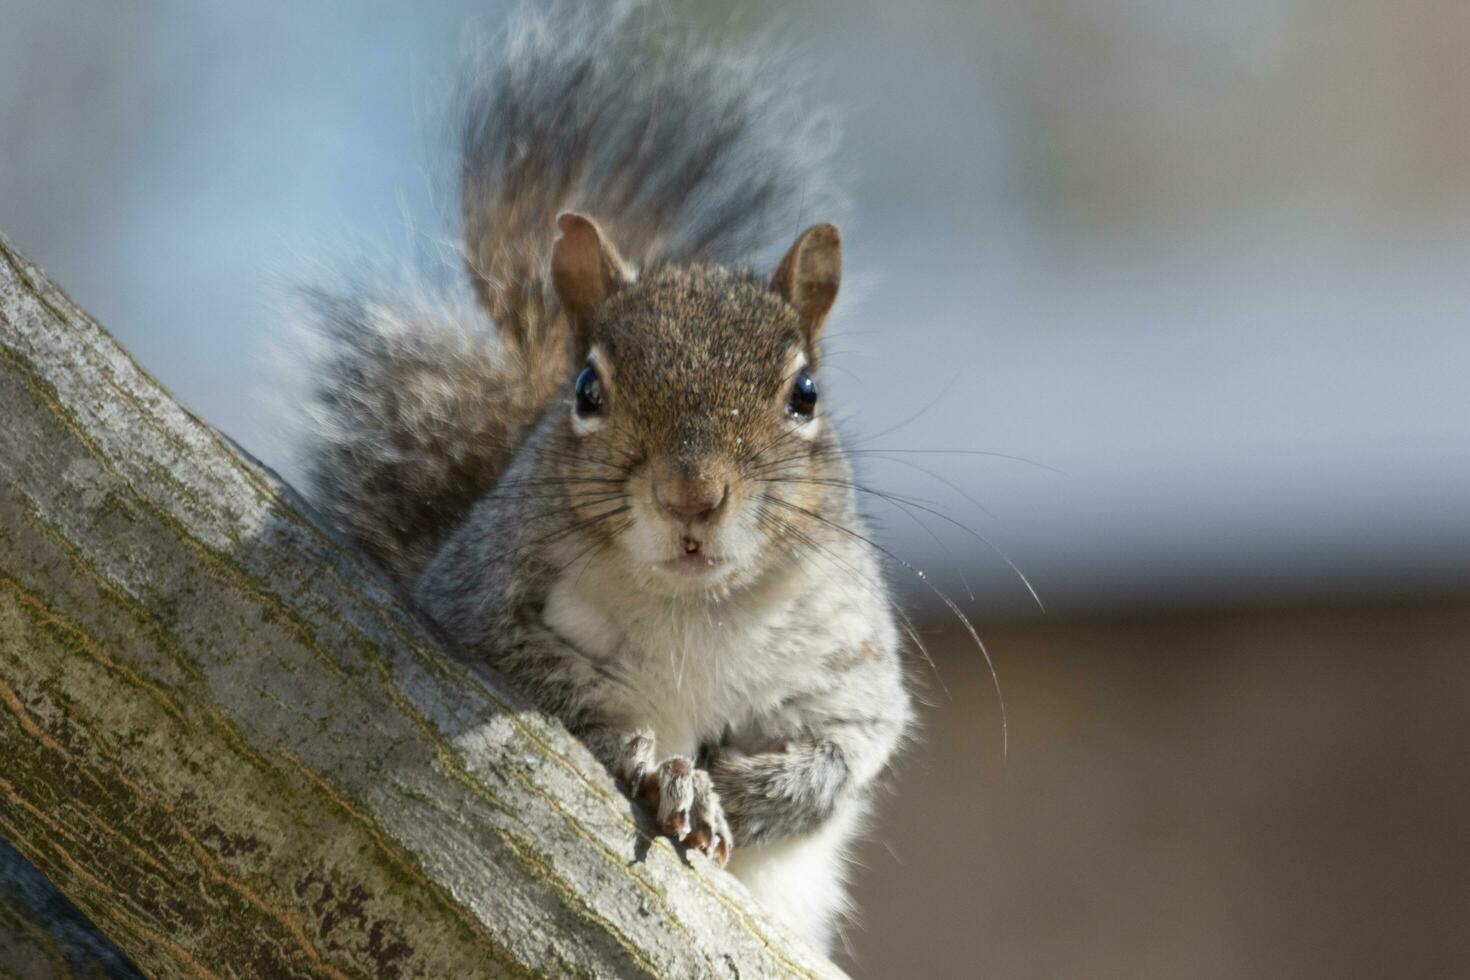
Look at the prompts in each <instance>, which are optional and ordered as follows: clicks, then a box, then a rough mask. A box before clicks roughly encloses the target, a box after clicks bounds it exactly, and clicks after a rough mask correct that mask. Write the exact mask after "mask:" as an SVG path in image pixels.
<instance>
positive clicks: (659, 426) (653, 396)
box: [552, 214, 846, 592]
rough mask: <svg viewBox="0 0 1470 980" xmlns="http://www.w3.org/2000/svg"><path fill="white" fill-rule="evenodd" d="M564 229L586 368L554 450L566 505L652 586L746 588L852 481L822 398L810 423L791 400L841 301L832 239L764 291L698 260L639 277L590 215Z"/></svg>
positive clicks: (567, 291)
mask: <svg viewBox="0 0 1470 980" xmlns="http://www.w3.org/2000/svg"><path fill="white" fill-rule="evenodd" d="M558 223H559V225H560V227H561V229H562V237H561V239H559V240H558V242H557V244H556V247H555V249H554V250H553V255H552V280H553V282H554V283H555V285H556V288H557V292H558V295H559V297H560V298H561V301H562V305H563V308H564V309H565V310H566V312H567V315H568V320H569V321H570V323H571V325H572V328H573V333H574V336H575V338H576V346H577V348H578V349H579V350H580V351H581V352H583V353H584V354H585V356H586V358H587V364H586V368H585V370H584V374H583V375H582V376H581V377H580V378H579V387H580V389H581V394H580V395H579V394H578V392H577V391H573V392H570V393H569V395H570V397H569V398H568V399H567V400H566V402H564V403H563V404H564V405H565V412H566V414H565V416H564V417H565V425H564V428H563V429H562V438H561V439H560V440H559V441H558V442H559V444H558V446H557V448H556V450H555V452H556V455H557V459H558V463H559V468H560V470H561V474H560V475H561V477H562V479H563V480H570V481H573V482H571V483H568V484H565V485H566V486H568V487H570V488H571V489H570V491H569V493H568V496H569V503H570V504H571V506H572V507H573V508H574V510H575V511H576V513H577V515H578V518H579V519H580V520H585V521H589V522H590V525H591V527H592V528H593V529H594V530H595V533H597V534H598V535H599V536H600V537H601V538H602V539H603V540H604V543H613V542H616V543H618V544H620V545H621V546H622V548H623V552H624V554H625V556H626V557H628V558H630V559H632V561H633V565H634V567H635V568H636V569H637V570H638V571H639V572H642V573H643V574H645V575H646V576H647V578H648V580H649V582H650V584H652V585H655V586H659V587H662V588H664V589H666V590H669V591H676V592H686V591H699V590H709V589H716V590H717V589H727V588H729V587H733V586H734V585H737V584H739V583H741V582H743V581H748V580H750V579H751V578H752V577H753V576H755V575H756V574H757V573H758V572H759V571H760V569H761V568H763V567H764V565H765V560H766V559H767V557H769V556H774V555H777V554H780V553H782V552H783V551H785V550H788V549H789V548H791V547H792V546H794V545H795V544H796V543H797V542H798V541H799V540H801V539H802V538H803V536H804V535H807V534H810V533H811V532H812V530H813V528H814V527H815V526H817V525H820V523H821V521H820V520H819V519H818V518H817V517H816V516H814V515H819V514H821V511H822V505H823V503H824V500H825V499H826V498H827V497H828V496H830V495H831V492H832V487H831V485H830V483H829V482H828V481H831V480H832V479H833V478H834V477H835V478H837V479H842V478H845V475H846V474H845V472H844V471H843V470H842V469H841V467H842V462H841V459H840V454H838V453H837V451H836V440H835V437H834V435H833V433H832V431H831V428H830V427H829V426H828V425H827V424H826V421H825V419H824V418H823V414H824V413H823V409H822V406H821V404H820V400H818V402H817V404H816V406H815V409H814V410H813V411H811V412H810V413H807V412H805V411H803V410H802V409H803V407H806V408H810V407H811V406H810V405H805V403H804V402H803V401H802V399H801V398H800V397H799V396H800V392H797V390H796V389H797V387H798V385H802V386H805V384H806V382H805V381H804V380H800V379H802V378H803V377H805V378H810V377H811V376H812V375H814V373H815V369H816V365H817V361H818V341H819V338H820V333H821V328H822V324H823V321H824V319H825V317H826V314H827V312H828V310H830V309H831V306H832V302H833V300H834V299H835V298H836V294H837V287H838V282H839V279H840V275H841V246H840V240H839V237H838V234H837V229H836V228H835V227H833V226H832V225H815V226H813V227H812V228H810V229H808V230H807V231H805V232H803V233H802V235H801V236H799V237H798V238H797V240H796V243H795V244H794V245H793V246H792V247H791V250H790V252H788V253H787V255H786V258H785V259H783V260H782V262H781V264H780V266H779V267H778V268H777V271H776V273H775V275H774V276H773V277H772V278H771V279H770V280H769V281H766V280H763V279H761V278H758V277H757V276H756V275H754V274H753V273H751V272H748V271H743V270H732V269H726V268H722V267H717V266H703V265H693V266H687V267H678V266H665V267H661V268H657V269H653V270H650V271H648V272H647V273H646V274H645V275H643V276H642V277H641V278H636V277H635V276H634V275H633V274H632V273H631V272H630V271H629V270H628V269H627V268H626V266H625V265H624V263H623V262H622V260H621V259H620V258H619V257H618V254H617V251H616V249H615V248H614V247H613V245H612V244H611V243H610V242H608V241H607V240H606V238H605V236H604V235H603V234H602V232H601V230H600V229H599V228H598V227H597V225H596V224H595V223H594V222H593V221H592V220H590V219H588V218H585V217H583V216H581V215H572V214H567V215H563V216H561V218H560V219H559V222H558ZM589 372H590V373H589ZM589 379H595V380H589ZM812 383H813V384H814V383H815V382H814V381H813V382H812ZM803 390H806V391H807V392H808V393H809V389H805V388H804V389H803ZM589 393H590V394H589ZM593 395H595V396H597V397H595V398H594V397H593ZM594 402H595V403H596V408H595V409H589V406H591V405H593V404H594ZM834 471H835V472H834ZM599 514H605V515H609V519H608V520H598V515H599ZM614 515H615V519H614Z"/></svg>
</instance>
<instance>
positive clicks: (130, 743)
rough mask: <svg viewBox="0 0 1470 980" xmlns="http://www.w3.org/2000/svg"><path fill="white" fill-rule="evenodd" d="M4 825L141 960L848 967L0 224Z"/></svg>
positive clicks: (783, 969)
mask: <svg viewBox="0 0 1470 980" xmlns="http://www.w3.org/2000/svg"><path fill="white" fill-rule="evenodd" d="M0 838H5V839H7V840H9V841H11V842H12V843H13V844H14V845H15V846H16V847H17V848H18V849H19V850H20V851H21V853H23V854H24V855H25V856H26V857H27V858H28V859H29V860H31V861H32V862H34V863H35V865H36V866H37V867H38V868H40V869H41V870H42V871H43V872H44V873H45V874H46V876H47V877H48V878H50V879H51V881H53V882H54V883H55V884H56V885H57V887H58V888H60V890H61V891H62V893H64V894H65V895H66V896H67V897H68V898H70V899H71V900H72V901H73V902H74V903H75V904H76V905H77V906H78V907H79V908H80V909H81V910H82V911H83V912H84V913H85V914H86V915H87V916H88V917H89V918H90V919H91V920H92V921H93V922H95V923H96V924H97V925H98V926H99V927H100V928H101V929H102V930H103V931H104V932H105V933H106V934H107V935H108V936H109V937H111V938H112V939H113V940H114V941H115V942H116V943H117V945H118V946H119V947H120V948H121V949H122V950H123V951H124V952H125V953H126V954H127V955H128V956H129V957H131V958H132V959H133V961H134V962H135V963H137V965H138V966H139V967H140V968H142V969H143V970H144V971H145V972H148V973H151V974H157V975H162V976H204V977H263V976H273V977H274V976H320V977H369V976H370V977H482V976H483V977H494V976H528V975H534V976H596V977H602V976H620V977H621V976H670V977H702V976H716V977H735V976H744V977H766V976H805V977H816V976H836V975H838V974H837V971H836V969H835V968H834V967H832V966H831V965H830V964H828V963H827V962H826V960H824V959H823V958H821V957H820V956H818V955H817V954H815V953H813V952H811V951H809V950H807V949H805V948H804V947H801V946H799V945H798V944H796V943H795V942H793V941H791V940H789V939H788V938H787V937H786V936H785V935H784V933H783V932H782V931H781V930H780V929H779V927H777V926H776V925H775V924H773V923H771V922H769V921H767V920H765V919H764V918H763V917H762V916H761V915H760V914H759V913H758V912H757V911H756V910H754V909H753V908H752V906H751V905H750V903H749V901H748V899H747V897H746V895H745V894H744V892H743V890H742V889H741V888H740V886H739V885H738V884H737V883H736V882H735V881H734V880H733V879H732V878H730V877H729V876H728V875H726V874H724V873H723V872H721V871H719V870H718V869H716V868H715V867H713V866H712V865H711V864H709V863H708V862H707V861H705V860H704V859H703V858H701V857H700V856H698V855H692V856H688V857H686V856H684V855H681V854H677V853H676V852H675V850H674V849H673V848H672V847H671V845H670V844H669V843H668V842H667V841H665V840H662V839H655V838H651V837H649V836H648V834H647V833H646V832H645V831H644V829H643V828H641V827H640V825H639V824H638V822H637V817H636V814H635V812H634V811H633V810H632V809H631V808H630V806H629V805H628V803H627V802H626V801H625V800H624V799H623V798H622V797H621V796H620V794H618V792H617V791H616V790H615V788H614V787H613V785H612V783H611V782H610V781H609V779H608V778H607V776H606V774H605V773H604V772H603V771H602V770H601V768H600V767H599V766H598V765H597V764H596V762H595V761H594V760H593V759H592V758H591V756H590V755H589V754H588V753H587V752H586V751H585V750H584V749H583V748H582V747H581V746H580V745H579V744H578V743H577V742H576V741H575V740H574V739H573V738H571V737H570V736H569V735H568V734H567V733H566V732H565V731H564V730H563V729H561V728H560V726H559V725H557V724H556V723H555V722H554V721H550V720H548V719H546V718H544V717H542V716H540V715H538V714H536V713H534V712H532V711H529V710H526V709H525V708H524V707H523V705H522V704H521V703H519V702H518V700H517V699H516V698H515V697H514V696H513V695H512V694H511V693H509V692H508V691H507V690H506V689H505V688H504V686H503V685H502V684H500V683H499V682H498V681H497V680H496V679H495V678H494V677H493V676H490V675H489V674H488V673H486V672H485V671H484V670H483V669H480V668H478V667H477V666H475V665H470V664H466V663H463V662H459V661H456V660H454V659H452V658H451V657H450V656H447V655H446V654H445V653H444V652H443V648H442V645H441V644H440V643H439V642H438V641H437V640H436V639H435V637H434V636H433V634H432V631H431V630H430V629H429V628H427V627H426V626H425V625H424V624H423V623H422V622H421V621H420V620H419V619H418V618H417V617H416V616H415V614H414V613H413V611H412V610H411V609H410V608H409V607H408V605H407V604H406V603H405V602H404V600H403V599H402V598H401V597H400V596H398V595H397V594H396V593H395V591H394V589H393V587H392V586H391V585H390V584H389V583H388V581H387V580H386V579H385V578H383V577H382V576H381V575H379V574H378V573H377V572H376V571H375V570H374V569H373V568H371V567H369V565H368V564H367V563H366V562H365V560H364V559H362V558H361V557H359V555H358V554H357V553H355V552H354V551H353V550H352V549H350V548H348V547H347V546H345V545H343V544H342V543H341V542H340V541H339V540H338V539H336V538H335V537H334V536H332V535H331V534H329V533H328V532H326V531H324V530H322V529H321V527H320V526H319V525H318V524H317V522H316V521H315V520H314V518H313V517H312V516H311V515H310V514H309V513H308V510H307V508H306V506H305V505H304V504H303V503H302V501H301V500H300V499H299V498H298V497H297V496H296V495H295V494H294V493H293V492H292V491H291V490H290V489H289V488H288V487H286V486H285V485H283V484H282V483H281V482H280V480H279V479H277V478H276V477H275V476H274V475H273V474H272V473H270V472H269V471H268V470H266V469H265V468H263V467H262V466H260V465H259V464H257V463H256V462H254V461H252V460H250V459H248V458H247V457H246V456H245V455H244V454H242V453H241V452H239V451H238V450H237V449H236V448H234V447H233V446H232V445H231V444H230V443H229V442H228V441H226V440H225V439H223V438H222V437H221V436H220V435H219V434H218V433H216V432H215V431H214V430H212V429H211V428H210V427H209V426H207V425H205V424H204V423H203V422H201V421H200V420H199V419H197V418H195V417H194V416H192V415H191V414H190V413H189V412H188V411H187V410H186V409H184V408H183V407H182V406H180V405H179V404H178V403H177V402H176V401H175V400H174V399H173V398H172V397H171V396H170V395H169V394H168V393H167V392H166V391H165V390H163V389H162V388H161V387H160V386H159V385H158V384H157V382H155V381H154V380H153V379H152V378H151V377H149V376H148V375H147V374H146V373H145V372H144V371H142V370H141V369H140V368H139V367H138V366H137V365H136V364H135V363H134V362H133V361H132V360H131V359H130V358H129V357H128V356H127V354H126V353H124V352H123V351H122V349H121V348H119V347H118V346H117V344H116V343H115V342H114V341H113V340H112V339H111V338H110V337H109V336H108V335H107V333H106V332H105V331H104V330H102V328H101V327H99V326H98V325H97V324H96V323H95V322H94V321H93V320H92V319H91V318H90V317H88V316H87V315H86V314H85V313H84V312H82V311H81V310H80V309H79V308H78V307H77V306H76V305H75V304H73V303H72V302H71V301H70V300H69V299H68V298H67V297H66V296H65V295H64V294H62V293H61V291H60V290H59V289H58V288H57V287H56V286H55V285H54V284H52V283H51V282H49V281H48V280H47V279H46V278H45V277H44V276H43V275H42V274H41V273H40V272H39V271H38V270H36V269H35V268H34V267H33V266H31V265H30V264H29V263H27V262H26V261H25V260H24V259H23V258H22V257H21V256H20V255H19V254H18V253H16V252H15V251H14V250H13V249H12V248H11V247H10V246H9V245H8V244H6V243H4V242H3V241H0Z"/></svg>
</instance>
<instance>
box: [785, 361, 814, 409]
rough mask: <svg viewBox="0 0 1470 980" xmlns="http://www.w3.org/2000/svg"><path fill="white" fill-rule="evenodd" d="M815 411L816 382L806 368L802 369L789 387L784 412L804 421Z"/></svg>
mask: <svg viewBox="0 0 1470 980" xmlns="http://www.w3.org/2000/svg"><path fill="white" fill-rule="evenodd" d="M816 410H817V382H816V381H815V380H813V379H812V376H811V375H810V374H808V373H807V370H806V368H802V369H801V373H799V374H798V375H797V376H796V381H795V382H794V383H793V384H792V386H791V398H790V400H789V401H787V402H786V411H788V412H790V413H791V414H792V415H794V416H796V417H797V418H798V419H801V420H802V421H805V420H806V419H809V418H811V417H812V413H814V412H815V411H816Z"/></svg>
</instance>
